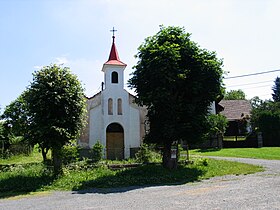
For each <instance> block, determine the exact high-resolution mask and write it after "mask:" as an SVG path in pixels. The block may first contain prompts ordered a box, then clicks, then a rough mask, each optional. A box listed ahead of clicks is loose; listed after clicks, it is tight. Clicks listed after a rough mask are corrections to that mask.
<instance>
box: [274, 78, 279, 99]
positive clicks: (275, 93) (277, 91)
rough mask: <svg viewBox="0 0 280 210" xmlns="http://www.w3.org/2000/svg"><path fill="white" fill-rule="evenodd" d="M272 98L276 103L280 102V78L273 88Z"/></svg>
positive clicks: (276, 80)
mask: <svg viewBox="0 0 280 210" xmlns="http://www.w3.org/2000/svg"><path fill="white" fill-rule="evenodd" d="M272 91H273V93H272V98H273V101H274V102H280V78H279V77H276V79H275V81H274V86H273V87H272Z"/></svg>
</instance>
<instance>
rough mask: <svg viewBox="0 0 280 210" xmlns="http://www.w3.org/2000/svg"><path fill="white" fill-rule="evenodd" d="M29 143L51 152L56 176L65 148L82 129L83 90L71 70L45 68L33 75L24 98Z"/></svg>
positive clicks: (52, 66) (59, 169)
mask: <svg viewBox="0 0 280 210" xmlns="http://www.w3.org/2000/svg"><path fill="white" fill-rule="evenodd" d="M25 100H26V106H27V109H28V116H29V117H28V123H29V127H28V129H29V139H30V141H32V143H33V144H34V143H39V144H40V145H41V146H42V147H44V148H50V149H51V150H52V160H53V165H54V172H55V173H56V174H58V173H60V171H61V164H62V162H61V150H62V147H63V145H65V144H66V143H68V142H69V141H70V140H72V139H75V138H76V137H77V135H78V134H79V132H80V130H81V127H82V125H83V119H84V113H85V98H84V93H83V88H82V86H81V84H80V82H79V80H78V79H77V77H76V76H75V75H73V74H72V73H71V72H70V70H69V68H67V67H61V66H58V65H50V66H45V67H43V68H42V69H41V70H40V71H36V72H35V73H34V74H33V81H32V82H31V84H30V86H29V87H28V89H27V91H26V94H25Z"/></svg>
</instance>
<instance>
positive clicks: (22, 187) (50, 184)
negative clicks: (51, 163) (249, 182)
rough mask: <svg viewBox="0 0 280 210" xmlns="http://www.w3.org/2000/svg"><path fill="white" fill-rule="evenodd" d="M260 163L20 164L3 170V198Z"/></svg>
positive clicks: (144, 182)
mask: <svg viewBox="0 0 280 210" xmlns="http://www.w3.org/2000/svg"><path fill="white" fill-rule="evenodd" d="M262 170H263V169H262V168H261V167H259V166H254V165H248V164H243V163H237V162H228V161H221V160H212V159H209V160H208V159H205V158H199V159H195V160H194V164H189V165H180V166H179V167H178V169H177V170H174V171H171V170H167V169H165V168H163V167H162V166H161V165H160V164H152V165H142V166H138V167H136V168H129V169H121V170H110V169H108V168H107V166H106V165H100V166H99V167H90V166H89V165H87V164H86V162H85V161H82V162H77V163H75V164H73V165H72V166H71V167H66V168H64V169H63V171H64V174H63V175H61V176H60V177H58V178H54V177H53V176H52V172H51V171H50V170H49V169H48V168H46V166H44V165H43V164H42V163H34V162H33V163H29V164H17V165H13V166H10V167H9V168H5V170H3V171H1V172H0V198H7V197H12V196H19V195H20V196H21V195H27V194H30V193H33V192H46V191H50V190H76V191H79V190H84V189H88V188H114V187H127V186H153V185H171V184H172V185H174V184H184V183H188V182H194V181H199V180H202V179H207V178H210V177H213V176H222V175H226V174H249V173H255V172H258V171H262Z"/></svg>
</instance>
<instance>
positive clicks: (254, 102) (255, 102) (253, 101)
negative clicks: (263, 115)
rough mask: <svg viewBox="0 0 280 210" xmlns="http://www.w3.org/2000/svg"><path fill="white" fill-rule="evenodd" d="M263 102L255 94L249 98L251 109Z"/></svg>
mask: <svg viewBox="0 0 280 210" xmlns="http://www.w3.org/2000/svg"><path fill="white" fill-rule="evenodd" d="M263 102H264V101H263V100H262V99H260V97H259V96H255V97H253V98H251V99H250V104H251V106H252V108H253V109H254V108H258V107H259V106H261V105H262V103H263Z"/></svg>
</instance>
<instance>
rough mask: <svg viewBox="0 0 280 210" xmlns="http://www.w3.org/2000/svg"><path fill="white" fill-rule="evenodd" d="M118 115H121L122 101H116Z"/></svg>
mask: <svg viewBox="0 0 280 210" xmlns="http://www.w3.org/2000/svg"><path fill="white" fill-rule="evenodd" d="M118 115H122V99H120V98H119V99H118Z"/></svg>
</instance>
